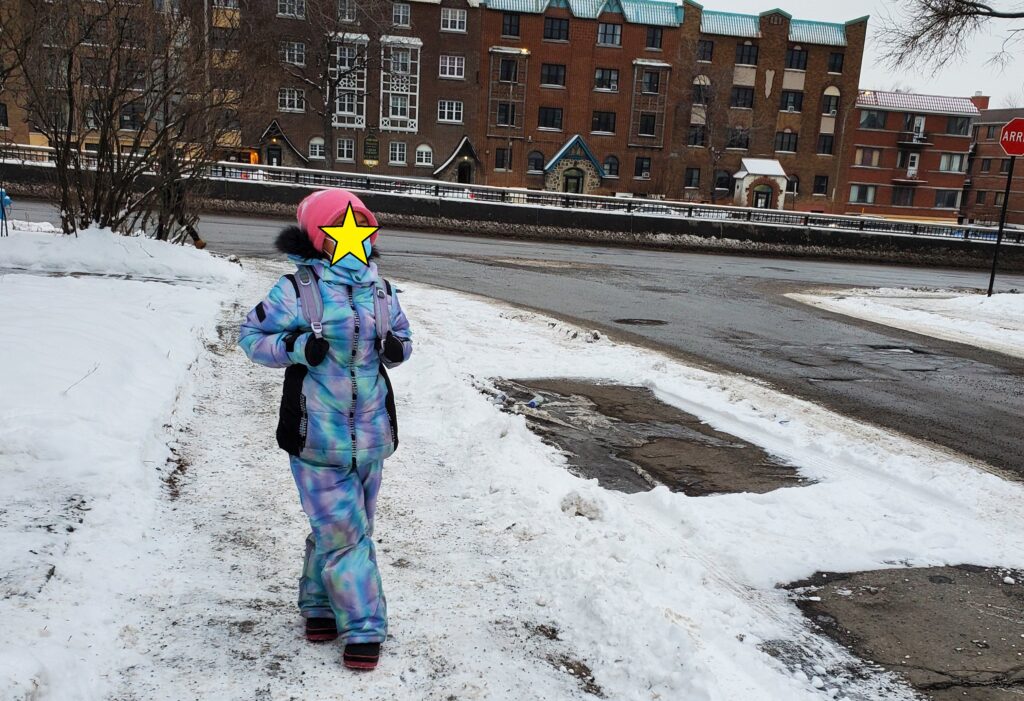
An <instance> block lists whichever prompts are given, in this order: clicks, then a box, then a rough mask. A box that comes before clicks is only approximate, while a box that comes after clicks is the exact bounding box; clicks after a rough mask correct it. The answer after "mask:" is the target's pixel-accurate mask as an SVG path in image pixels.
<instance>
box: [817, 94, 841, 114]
mask: <svg viewBox="0 0 1024 701" xmlns="http://www.w3.org/2000/svg"><path fill="white" fill-rule="evenodd" d="M838 112H839V96H838V95H828V94H826V95H825V96H824V97H822V98H821V113H822V114H838Z"/></svg>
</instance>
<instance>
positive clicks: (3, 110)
mask: <svg viewBox="0 0 1024 701" xmlns="http://www.w3.org/2000/svg"><path fill="white" fill-rule="evenodd" d="M9 126H10V124H9V123H8V121H7V104H6V103H3V102H0V127H9Z"/></svg>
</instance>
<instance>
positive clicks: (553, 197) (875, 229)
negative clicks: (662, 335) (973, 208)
mask: <svg viewBox="0 0 1024 701" xmlns="http://www.w3.org/2000/svg"><path fill="white" fill-rule="evenodd" d="M52 153H53V150H52V149H50V148H48V147H41V146H22V145H11V144H7V145H0V161H8V162H10V161H15V162H20V163H24V164H39V165H43V164H45V163H48V162H51V161H52V160H53V156H52ZM83 155H84V156H87V154H83ZM206 177H207V178H210V179H216V180H239V181H248V182H259V183H265V184H267V185H288V186H296V185H299V186H305V187H342V188H346V189H350V190H358V191H364V192H384V193H390V194H401V195H412V196H416V197H438V198H446V199H462V200H470V201H476V202H489V203H500V204H507V205H526V206H533V207H559V208H564V209H584V210H595V211H606V212H619V213H628V214H631V215H633V216H641V217H642V216H654V217H679V218H683V219H698V220H718V221H731V222H746V223H751V224H762V225H774V226H791V227H804V228H808V229H816V230H825V231H829V230H833V231H835V230H843V231H862V232H865V233H879V234H896V235H903V236H925V237H933V238H942V239H959V240H970V241H981V242H987V241H991V242H995V240H996V233H997V232H996V229H995V228H992V227H981V226H973V225H957V224H935V223H930V222H917V221H906V220H893V219H882V218H876V217H870V216H862V217H851V216H836V215H831V214H814V213H810V212H798V211H791V210H777V209H754V208H750V207H733V206H728V205H712V204H700V203H690V202H678V201H674V200H653V199H642V198H622V197H607V196H602V195H576V194H569V193H562V192H549V191H546V190H527V189H517V188H501V187H490V186H486V185H468V184H460V183H451V182H445V181H441V180H429V179H425V178H403V177H391V176H384V175H370V174H362V173H344V172H339V171H330V170H312V169H309V168H289V167H284V166H267V165H251V164H248V163H234V162H219V163H216V164H214V165H212V166H210V167H209V168H208V170H207V172H206ZM1021 236H1022V233H1020V232H1019V233H1018V234H1017V243H1020V242H1021ZM1004 242H1005V239H1004Z"/></svg>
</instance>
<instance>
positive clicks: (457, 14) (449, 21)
mask: <svg viewBox="0 0 1024 701" xmlns="http://www.w3.org/2000/svg"><path fill="white" fill-rule="evenodd" d="M466 17H467V13H466V10H460V9H458V8H455V7H442V8H441V31H442V32H460V33H462V34H465V33H466Z"/></svg>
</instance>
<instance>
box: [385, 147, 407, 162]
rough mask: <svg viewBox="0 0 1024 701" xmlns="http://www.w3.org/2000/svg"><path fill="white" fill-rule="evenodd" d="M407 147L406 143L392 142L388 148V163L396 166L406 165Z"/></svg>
mask: <svg viewBox="0 0 1024 701" xmlns="http://www.w3.org/2000/svg"><path fill="white" fill-rule="evenodd" d="M405 155H406V147H405V142H404V141H392V142H391V146H390V147H389V148H388V163H390V164H391V165H396V166H404V165H405Z"/></svg>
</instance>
